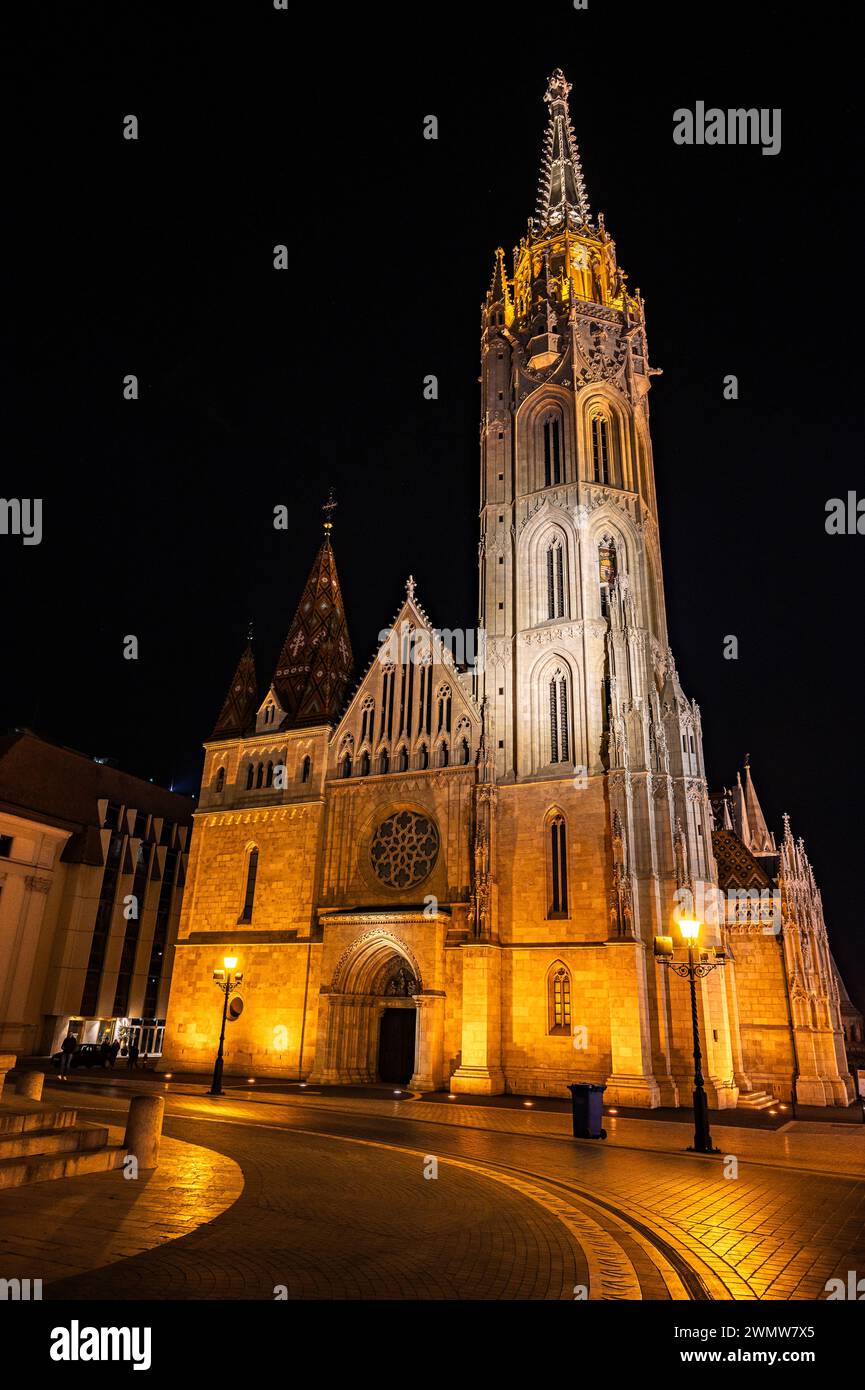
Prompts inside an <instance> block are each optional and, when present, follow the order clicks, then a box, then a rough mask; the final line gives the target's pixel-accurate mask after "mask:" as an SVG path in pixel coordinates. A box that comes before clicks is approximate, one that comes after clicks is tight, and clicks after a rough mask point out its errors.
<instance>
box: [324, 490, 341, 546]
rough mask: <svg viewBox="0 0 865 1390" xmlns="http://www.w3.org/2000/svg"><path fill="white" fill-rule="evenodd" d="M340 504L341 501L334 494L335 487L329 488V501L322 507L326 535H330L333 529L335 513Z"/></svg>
mask: <svg viewBox="0 0 865 1390" xmlns="http://www.w3.org/2000/svg"><path fill="white" fill-rule="evenodd" d="M338 506H339V503H338V502H337V500H336V497H335V496H334V492H333V488H332V487H331V488H328V491H327V501H326V502H325V504H324V506H323V507H322V509H321V510H322V511H323V512H324V534H325V535H326V536H329V535H330V533H331V531H332V530H333V514H334V512H335V511H336V509H337V507H338Z"/></svg>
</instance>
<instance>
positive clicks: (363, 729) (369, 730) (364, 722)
mask: <svg viewBox="0 0 865 1390" xmlns="http://www.w3.org/2000/svg"><path fill="white" fill-rule="evenodd" d="M374 723H375V703H374V701H373V700H371V699H370V700H364V702H363V715H362V718H361V725H360V741H361V743H366V742H367V741H369V742H370V743H372V737H373V732H374V729H373V726H374Z"/></svg>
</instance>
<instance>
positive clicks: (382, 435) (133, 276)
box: [0, 0, 865, 1004]
mask: <svg viewBox="0 0 865 1390" xmlns="http://www.w3.org/2000/svg"><path fill="white" fill-rule="evenodd" d="M173 9H177V10H182V12H183V13H182V15H177V14H172V10H173ZM301 10H302V7H301V6H299V5H295V4H293V5H292V7H291V9H290V10H289V12H288V13H283V12H279V11H275V10H274V9H273V8H272V6H271V5H270V4H266V3H259V4H252V3H246V4H236V5H225V6H211V5H210V4H200V5H196V4H185V5H183V6H176V7H169V6H165V7H155V6H148V5H146V4H145V5H142V6H129V5H124V4H115V5H112V6H105V7H100V6H96V5H93V6H84V7H72V6H60V5H57V6H54V7H52V6H50V5H49V6H46V7H43V6H40V7H39V14H38V16H37V15H33V16H32V19H33V22H34V23H38V24H39V26H40V28H39V32H30V33H29V34H26V35H24V36H22V39H21V43H20V46H19V48H18V50H17V54H16V61H15V70H16V81H15V86H16V99H15V104H14V107H13V114H12V116H11V117H8V118H7V127H6V135H7V147H8V145H10V144H11V145H12V152H11V158H10V160H9V162H8V163H7V167H6V171H5V180H4V183H5V192H6V195H7V197H6V205H7V218H9V217H11V219H12V221H13V222H14V224H15V226H14V229H13V243H12V249H11V251H9V252H7V259H6V265H5V271H6V279H7V304H8V303H9V302H10V301H11V309H9V310H8V311H7V314H6V315H5V316H4V317H5V319H6V326H5V329H4V334H5V335H6V344H7V349H8V356H7V361H8V363H9V364H10V365H8V366H7V369H6V379H7V383H8V382H10V381H11V389H9V390H7V411H6V423H7V430H8V429H9V426H10V425H11V443H12V447H10V448H8V449H7V450H6V451H5V453H6V457H5V467H4V470H3V476H4V481H3V487H2V492H3V495H4V496H7V497H8V496H14V497H21V496H41V497H42V498H43V499H44V501H43V506H44V537H43V541H42V543H41V545H39V546H32V547H24V546H22V545H21V542H20V540H19V539H17V538H12V537H0V566H2V570H0V579H2V592H3V595H4V602H3V626H2V631H3V657H4V660H3V679H2V683H0V726H3V727H11V726H15V725H28V726H30V727H32V728H35V729H36V730H37V731H39V732H42V733H44V734H46V735H47V736H49V737H53V738H56V739H57V740H59V741H61V742H64V743H67V744H69V745H71V746H73V747H76V748H79V749H82V750H83V751H85V752H88V753H92V754H96V755H103V756H106V755H107V756H111V757H113V758H116V759H117V760H118V762H119V763H120V765H121V766H122V767H124V768H125V769H128V770H129V771H133V772H138V773H140V774H141V775H144V776H147V777H154V778H155V779H156V780H157V781H164V782H166V783H168V782H173V784H174V786H175V789H176V790H181V791H186V792H190V793H191V792H193V791H194V790H195V789H196V787H197V776H198V770H199V767H200V745H201V741H202V739H203V738H205V737H206V736H207V735H208V734H209V732H210V730H211V728H212V726H213V722H214V720H215V717H216V715H217V713H218V711H219V708H220V705H221V702H222V699H223V696H224V693H225V690H226V687H227V684H228V682H229V679H230V677H231V674H232V671H233V669H234V665H235V663H236V661H237V658H238V656H239V654H240V651H241V649H242V647H243V643H244V638H245V631H246V625H247V622H248V620H249V619H250V618H253V619H254V621H255V634H256V651H257V659H258V665H259V675H260V677H261V678H262V682H263V685H266V683H267V681H268V680H269V677H270V674H271V671H272V667H273V663H274V661H275V659H276V656H277V654H278V650H279V647H280V645H281V643H282V640H283V638H284V636H285V632H286V630H287V627H288V624H289V622H290V620H291V616H292V613H293V611H294V607H295V605H296V602H297V599H298V597H299V594H300V590H301V587H302V584H303V580H304V578H305V575H306V573H307V571H308V568H309V565H310V562H311V560H312V558H313V555H314V553H315V550H316V548H317V546H318V543H319V539H320V535H321V513H320V507H321V504H322V502H323V501H324V499H325V495H326V491H327V487H328V485H329V484H331V483H332V484H333V486H334V487H335V488H336V491H337V496H338V499H339V510H338V512H337V517H336V529H335V548H336V555H337V562H338V566H339V571H340V575H341V579H342V584H343V589H344V592H345V595H346V600H347V606H348V617H349V624H350V631H351V638H352V643H353V646H354V650H355V657H356V660H357V664H358V668H359V669H362V668H363V667H364V666H365V665H366V663H367V661H368V660H369V658H370V656H371V655H372V652H373V650H374V645H375V639H376V635H377V633H378V631H379V629H380V628H382V627H383V626H385V625H386V624H387V622H388V620H389V619H390V618H391V616H392V615H393V613H394V611H395V609H396V608H397V606H398V604H399V602H400V600H401V597H402V594H403V586H404V581H405V578H406V576H407V575H408V573H409V572H412V573H413V574H414V575H415V577H416V579H417V581H418V593H419V597H420V599H421V602H422V603H423V604H424V606H425V607H426V609H427V611H428V613H429V614H430V617H431V618H432V619H433V621H434V622H435V623H436V624H437V625H439V626H444V627H451V628H457V627H465V626H473V625H474V624H475V622H476V618H477V599H476V583H477V570H476V560H477V510H478V403H479V388H478V384H477V376H478V371H479V355H478V345H479V305H480V301H481V299H482V297H483V295H484V292H485V290H486V288H487V285H488V283H489V279H490V274H491V270H492V259H493V251H494V248H495V247H496V246H498V245H502V246H504V247H505V249H506V251H507V253H508V256H510V251H511V248H512V247H513V246H514V245H515V244H516V242H517V241H518V240H519V238H520V237H521V235H522V234H523V232H524V231H525V226H526V219H527V218H528V217H529V215H530V214H531V213H532V212H533V210H534V202H535V194H536V187H537V176H538V165H539V154H540V147H541V139H542V134H543V130H544V124H545V117H546V108H545V106H544V103H543V100H542V98H543V93H544V89H545V85H546V79H547V76H548V74H549V72H550V71H551V70H552V69H553V68H554V67H556V66H561V67H562V68H564V70H565V73H566V74H567V76H568V78H569V79H570V80H571V82H572V83H573V86H574V90H573V92H572V94H571V110H572V116H573V121H574V125H575V129H576V133H577V139H578V141H579V144H580V148H581V151H582V155H583V166H584V172H585V176H586V183H587V187H588V194H589V198H590V201H591V205H592V209H593V212H594V213H595V214H597V211H598V210H599V209H602V210H603V211H604V213H605V215H606V223H607V228H608V230H609V231H610V233H611V234H612V236H613V237H614V238H615V240H616V244H617V250H618V254H619V258H620V261H621V263H622V264H623V266H624V268H625V269H626V270H627V272H628V274H629V278H630V284H631V287H632V288H633V287H636V286H639V287H640V288H641V290H642V292H643V295H644V297H645V299H646V303H647V316H648V329H649V347H650V354H651V360H652V362H653V365H654V366H656V367H660V368H662V369H663V376H661V377H657V378H655V381H654V386H653V389H652V393H651V411H652V434H653V442H654V454H655V468H656V477H657V490H658V500H659V509H660V524H661V540H662V549H663V556H664V571H665V584H666V599H667V610H668V620H669V628H670V640H671V644H672V647H673V650H674V653H675V655H676V658H677V662H678V666H679V670H680V674H681V677H682V681H683V684H684V686H685V689H686V691H687V693H688V694H689V695H691V696H693V697H695V698H696V699H697V700H698V701H699V703H700V705H701V708H702V712H703V724H704V741H705V751H706V759H707V765H708V769H709V775H710V783H711V785H712V787H713V788H715V787H719V786H721V785H723V784H724V783H726V784H728V785H729V784H730V783H731V781H733V780H734V779H735V774H736V769H737V767H741V765H742V762H743V758H744V755H745V753H746V752H750V754H751V760H752V768H753V773H754V778H755V783H756V786H757V789H758V791H759V794H760V796H761V799H762V803H763V808H764V811H765V812H766V815H767V818H768V820H769V822H770V824H771V825H772V826H773V827H774V828H775V830H776V833H777V832H779V831H780V818H781V813H782V812H783V811H785V810H786V811H789V812H790V814H791V816H792V819H793V829H794V833H795V834H797V835H798V834H802V835H804V836H805V839H806V844H807V847H808V850H809V853H810V855H811V858H812V861H813V863H814V865H815V869H816V872H817V876H818V881H819V882H820V884H821V886H822V889H823V894H824V899H825V903H826V908H827V917H828V921H829V925H830V931H831V934H832V940H833V943H834V945H835V948H836V953H837V955H838V958H839V960H840V962H841V964H842V968H843V969H844V972H845V974H846V976H847V977H848V981H849V983H850V985H851V988H852V989H854V990H855V991H856V992H857V993H858V994H859V996H860V1003H862V1004H865V971H863V967H862V963H861V956H862V952H861V948H860V946H859V942H860V939H861V936H860V933H861V917H862V910H861V902H862V897H861V889H860V881H859V877H858V874H859V867H860V863H861V859H862V855H861V849H860V844H859V835H860V822H861V814H860V811H859V802H860V788H861V781H862V761H863V759H862V741H861V733H860V729H861V723H860V721H861V712H860V706H861V697H860V685H859V668H860V665H861V655H860V653H861V637H860V629H861V598H862V556H863V546H865V539H863V538H862V537H857V536H828V535H827V534H826V532H825V529H824V521H825V504H826V501H827V499H828V498H830V497H836V496H841V497H844V496H846V493H847V491H848V490H850V489H853V490H856V489H858V491H859V493H860V495H861V493H862V492H863V491H865V484H863V476H862V475H863V468H862V457H863V451H862V443H863V441H862V413H861V406H860V403H859V393H858V391H857V378H858V375H859V370H860V368H859V363H858V356H859V354H858V351H857V349H858V347H859V342H858V339H859V337H860V330H859V321H858V320H859V316H858V310H857V306H856V292H857V290H858V285H859V281H860V278H861V275H860V259H861V250H862V243H861V227H862V214H863V207H862V175H861V171H862V147H861V141H862V135H861V131H862V110H861V106H857V105H856V103H855V102H854V96H856V95H858V94H859V93H860V91H861V74H860V73H857V72H856V71H855V69H854V67H853V62H854V61H855V55H851V64H850V69H849V71H848V70H847V66H846V62H845V59H844V57H843V55H839V53H838V52H837V51H836V48H837V42H836V40H835V39H834V38H833V34H834V33H835V32H837V29H838V26H839V25H841V24H842V23H843V14H844V13H845V12H843V11H842V10H841V8H840V7H837V9H836V10H834V11H833V7H832V6H831V5H822V6H821V7H820V16H821V20H822V26H823V27H822V29H821V31H820V33H819V34H817V33H815V32H814V29H813V26H812V27H811V28H809V30H808V31H807V32H802V33H801V35H800V33H799V31H798V30H797V28H796V23H795V19H794V14H793V10H792V9H790V8H789V7H786V6H780V5H778V6H775V5H764V6H762V7H761V8H760V10H759V11H758V14H759V16H760V18H759V21H757V20H755V18H754V8H753V6H751V5H745V4H741V5H735V4H733V5H725V6H723V7H712V8H711V9H707V10H706V12H705V14H704V15H703V18H702V19H700V18H699V15H698V12H697V10H696V8H695V7H694V6H693V5H664V4H652V5H649V4H646V5H643V6H639V7H638V6H629V5H620V4H613V3H609V2H607V3H601V0H589V8H588V10H586V11H575V10H574V8H573V5H572V4H571V3H568V0H558V2H557V3H549V2H547V3H537V0H535V3H532V4H531V5H528V4H526V5H525V6H512V5H510V6H509V5H507V4H496V5H493V6H486V5H483V6H480V5H478V6H474V5H473V6H471V18H470V19H468V18H466V15H465V13H464V6H460V5H448V4H445V5H442V4H439V5H436V6H432V7H429V6H424V7H418V6H402V7H400V9H399V10H394V11H393V13H392V15H391V16H390V17H389V15H388V11H387V10H386V9H384V8H381V7H375V8H370V7H352V10H351V11H350V13H349V14H348V15H347V16H346V15H342V14H341V12H340V11H339V10H337V9H335V8H333V7H331V8H325V7H323V6H322V7H318V10H317V13H316V14H315V15H313V16H312V17H310V16H307V17H306V19H305V20H303V21H302V22H301V18H300V14H301ZM833 15H834V16H835V17H834V18H833ZM812 17H813V16H812ZM698 24H702V25H705V26H707V27H705V28H699V29H698V28H697V27H696V26H697V25H698ZM821 74H822V76H823V78H824V79H825V78H826V77H827V75H828V76H831V82H830V84H828V85H826V83H825V80H824V82H823V83H821V85H820V86H819V87H818V86H817V85H816V81H817V78H819V77H820V75H821ZM698 100H702V101H704V102H705V103H706V104H707V105H708V106H713V105H717V106H721V107H728V106H731V107H735V106H757V107H780V108H781V109H782V112H783V116H782V148H781V153H780V154H779V155H777V156H776V157H767V156H763V155H762V154H761V152H760V150H759V149H758V148H753V147H723V146H717V147H709V146H703V147H691V148H686V147H680V146H677V145H675V144H674V143H673V140H672V129H673V111H674V110H675V109H676V108H677V107H681V106H688V107H690V108H692V109H693V107H694V105H695V103H696V102H697V101H698ZM130 113H132V114H135V115H137V117H138V119H139V123H140V135H139V139H138V140H137V141H136V142H132V141H126V140H124V139H123V138H122V122H123V117H124V116H125V115H127V114H130ZM427 114H435V115H436V116H437V117H438V119H439V139H438V140H437V141H426V140H424V139H423V138H422V125H423V118H424V116H425V115H427ZM277 243H285V244H287V246H288V248H289V256H290V269H289V270H288V271H286V272H276V271H275V270H274V269H273V268H272V260H273V247H274V245H275V244H277ZM127 373H135V374H137V375H138V377H139V382H140V391H141V395H140V399H139V400H138V401H136V402H127V401H124V400H123V397H122V383H123V377H124V376H125V375H126V374H127ZM428 373H435V375H436V376H437V377H438V381H439V400H438V401H436V402H428V401H425V400H424V399H423V393H422V381H423V377H424V376H425V375H426V374H428ZM729 373H734V374H736V376H737V377H738V380H739V396H740V398H739V400H738V401H733V402H731V401H725V400H724V398H723V379H724V377H725V376H726V375H727V374H729ZM7 437H9V436H8V435H7ZM280 503H284V504H286V505H287V506H288V507H289V509H290V512H291V515H292V525H291V529H290V530H289V531H288V532H282V531H275V530H274V529H273V525H272V516H273V508H274V507H275V506H277V505H278V504H280ZM126 634H135V635H136V636H137V637H138V639H139V643H140V658H139V660H138V661H125V660H124V659H123V655H122V652H123V638H124V636H125V635H126ZM728 634H733V635H735V636H737V637H738V640H739V659H738V660H737V661H727V660H724V659H723V655H722V651H723V643H724V638H725V636H726V635H728Z"/></svg>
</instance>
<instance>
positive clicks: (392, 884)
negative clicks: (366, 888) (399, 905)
mask: <svg viewBox="0 0 865 1390" xmlns="http://www.w3.org/2000/svg"><path fill="white" fill-rule="evenodd" d="M438 852H439V833H438V829H437V827H436V824H435V821H434V820H432V819H431V818H430V817H429V816H426V815H424V814H423V813H422V812H421V811H397V812H395V813H394V814H393V815H392V816H388V818H387V820H385V821H382V823H381V825H380V826H379V827H378V829H377V830H376V832H375V834H374V835H373V837H372V843H371V845H370V849H369V857H370V863H371V864H372V867H373V872H374V873H375V875H376V877H377V878H378V879H379V880H380V881H381V882H382V883H383V884H385V886H386V887H388V888H397V889H399V888H412V887H414V885H415V884H416V883H422V882H423V880H424V879H425V878H428V877H429V875H430V874H431V873H432V871H433V869H434V868H435V862H436V860H437V859H438Z"/></svg>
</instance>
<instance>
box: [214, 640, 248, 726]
mask: <svg viewBox="0 0 865 1390" xmlns="http://www.w3.org/2000/svg"><path fill="white" fill-rule="evenodd" d="M257 708H258V679H257V677H256V674H255V655H254V653H253V650H252V623H250V624H249V632H248V635H247V641H246V646H245V648H244V651H243V655H242V656H241V658H240V661H239V662H238V663H237V670H236V671H235V673H234V677H233V679H232V682H231V685H230V686H229V687H228V694H227V695H226V697H225V701H224V703H223V706H222V710H221V712H220V715H219V718H218V719H217V721H216V725H215V727H214V730H213V734H212V737H213V738H240V737H241V736H242V735H243V734H245V733H248V732H249V730H250V729H251V728H253V727H254V726H255V712H256V709H257Z"/></svg>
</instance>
